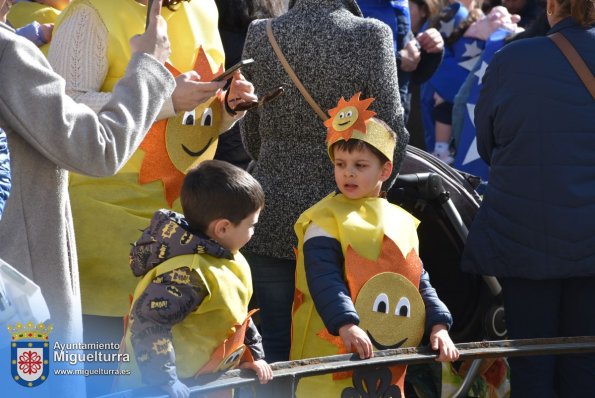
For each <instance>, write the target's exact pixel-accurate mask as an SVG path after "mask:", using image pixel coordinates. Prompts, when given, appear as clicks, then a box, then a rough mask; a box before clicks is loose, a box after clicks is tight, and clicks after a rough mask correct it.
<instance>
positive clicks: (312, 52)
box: [241, 0, 409, 362]
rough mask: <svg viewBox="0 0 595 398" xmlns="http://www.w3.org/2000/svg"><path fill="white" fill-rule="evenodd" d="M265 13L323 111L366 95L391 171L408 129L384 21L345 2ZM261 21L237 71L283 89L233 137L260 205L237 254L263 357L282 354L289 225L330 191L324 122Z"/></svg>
mask: <svg viewBox="0 0 595 398" xmlns="http://www.w3.org/2000/svg"><path fill="white" fill-rule="evenodd" d="M293 3H295V4H290V9H289V11H288V12H287V13H286V14H284V15H282V16H280V17H278V18H275V19H273V20H272V30H273V34H274V35H275V38H276V39H277V42H278V43H279V46H280V47H281V50H282V51H283V53H284V55H285V57H286V58H287V61H288V62H289V64H290V65H291V66H292V68H293V69H294V71H295V73H296V75H297V76H298V78H299V79H300V80H301V82H302V83H303V84H304V86H305V87H306V88H307V89H308V91H309V92H310V94H311V95H312V97H313V98H314V100H315V101H316V102H317V103H318V104H319V106H320V107H321V108H322V109H323V110H325V111H326V110H328V109H331V108H334V107H335V106H336V105H337V102H338V101H339V99H340V98H341V97H344V98H345V99H346V100H347V99H349V98H351V97H352V96H353V95H354V94H355V93H357V92H359V91H361V92H362V95H361V98H369V97H374V98H376V100H375V101H374V102H373V103H372V105H371V107H370V108H371V109H372V110H374V111H375V112H376V113H377V117H378V118H380V119H382V120H384V121H385V122H386V123H388V125H389V126H390V127H391V128H392V129H393V130H394V131H395V132H396V133H397V136H398V141H397V148H396V152H395V156H394V159H395V167H394V170H395V173H396V172H397V170H398V169H399V165H400V163H401V161H402V160H403V157H404V155H405V146H406V144H407V142H408V140H409V134H408V132H407V130H406V129H405V126H404V123H403V109H402V107H401V103H400V100H399V87H398V83H397V69H396V63H395V54H394V49H393V38H392V37H393V36H392V32H391V30H390V28H389V27H388V26H387V25H385V24H383V23H382V22H380V21H378V20H374V19H364V18H363V17H362V13H361V11H360V9H359V8H358V6H357V4H356V3H355V1H353V0H296V1H295V2H293ZM265 27H266V20H257V21H255V22H253V23H252V24H251V25H250V28H249V30H248V35H247V38H246V43H245V46H244V54H243V58H254V60H255V62H254V63H253V64H251V65H250V66H247V67H244V68H243V69H242V70H243V73H244V75H245V76H246V78H247V79H248V80H250V81H252V82H253V84H254V86H255V87H256V88H257V90H258V91H259V94H260V95H261V96H262V94H263V93H265V92H266V91H267V90H268V89H271V88H273V87H277V86H284V87H285V89H286V90H285V93H284V94H283V95H282V96H281V97H279V98H277V99H275V100H274V101H272V102H269V103H268V104H265V105H264V106H262V107H259V109H258V110H257V111H250V112H248V114H247V115H246V117H245V118H244V120H243V121H242V122H241V129H242V138H243V140H244V145H245V147H246V149H247V151H248V153H249V154H250V156H251V157H252V158H253V159H254V160H255V161H256V162H255V167H254V171H253V174H254V176H255V177H256V179H257V180H258V181H259V182H260V183H261V185H262V187H263V189H264V191H265V195H266V201H267V204H266V206H265V208H264V209H263V211H262V213H261V215H260V221H259V223H258V227H257V228H256V230H255V234H254V236H253V238H252V240H251V242H249V244H248V245H247V246H246V248H245V250H244V252H245V254H246V256H247V259H248V261H249V263H250V266H251V268H252V274H253V283H254V291H255V296H256V299H257V301H258V305H259V307H260V309H261V312H260V316H261V319H262V325H261V327H262V334H263V342H264V347H265V352H266V353H267V359H268V360H269V361H271V362H274V361H278V360H286V359H287V358H288V355H289V345H290V324H291V304H292V301H293V291H294V280H293V278H294V271H295V259H294V254H293V247H294V246H296V244H297V242H296V239H295V235H294V232H293V225H294V223H295V221H296V220H297V218H298V216H299V215H300V213H301V212H303V211H304V210H306V209H307V208H309V207H310V206H312V205H313V204H314V203H316V202H317V201H319V200H320V199H321V198H323V197H324V196H326V195H327V194H328V193H330V192H331V191H333V190H334V189H336V186H335V182H334V177H333V168H332V165H331V163H329V160H328V154H327V150H326V145H325V137H326V128H325V127H324V125H323V124H322V121H321V119H320V118H319V117H318V116H317V115H316V113H314V111H313V110H312V109H311V108H310V107H309V106H308V103H307V102H306V100H305V99H304V98H303V97H302V95H301V94H300V92H299V91H298V89H297V88H296V87H295V85H294V84H293V83H292V81H291V79H290V78H289V76H288V75H287V73H286V72H285V70H284V69H283V66H282V65H281V63H280V62H279V61H278V60H277V57H276V56H275V53H274V52H273V49H272V47H271V46H270V45H269V42H268V39H267V35H266V29H265Z"/></svg>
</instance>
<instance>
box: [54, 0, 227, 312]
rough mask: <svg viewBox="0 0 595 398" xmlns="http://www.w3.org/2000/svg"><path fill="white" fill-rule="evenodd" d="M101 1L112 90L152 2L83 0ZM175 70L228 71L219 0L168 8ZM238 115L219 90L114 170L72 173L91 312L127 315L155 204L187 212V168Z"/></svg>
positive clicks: (163, 124)
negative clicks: (137, 256)
mask: <svg viewBox="0 0 595 398" xmlns="http://www.w3.org/2000/svg"><path fill="white" fill-rule="evenodd" d="M78 2H85V3H86V4H88V5H90V6H91V7H93V8H95V9H96V10H97V12H98V14H99V16H100V17H101V19H102V21H103V23H104V24H105V26H106V27H108V32H109V38H108V46H107V58H108V63H109V70H108V74H107V77H106V79H105V81H104V83H103V87H102V88H101V90H102V91H112V89H113V88H114V86H115V84H116V83H117V82H118V80H119V79H120V78H121V77H122V76H123V75H124V71H125V68H126V66H127V64H128V61H129V59H130V57H131V51H130V46H129V39H130V37H132V36H133V35H136V34H139V33H142V32H143V31H144V26H145V19H146V7H145V6H143V5H141V4H139V3H137V2H136V1H132V0H75V1H74V2H73V3H72V4H71V6H70V7H68V8H67V9H66V10H65V11H64V12H63V13H62V15H61V17H60V19H59V20H58V23H57V25H56V28H58V27H59V26H60V22H61V21H63V20H64V19H65V18H67V17H68V14H69V10H71V9H74V8H75V7H74V5H75V4H76V3H78ZM162 15H163V17H164V18H165V20H166V21H167V24H168V25H167V26H168V34H169V40H170V42H171V49H172V53H171V57H170V62H171V65H169V66H168V67H169V68H170V70H171V71H172V72H173V73H174V75H176V74H179V73H180V72H186V71H189V70H193V69H194V70H196V71H197V72H198V73H199V75H200V76H201V80H202V81H209V80H211V79H212V78H213V77H214V76H215V75H216V74H218V73H219V72H220V71H222V70H223V64H224V52H223V46H222V43H221V39H220V37H219V33H218V30H217V15H218V13H217V8H216V5H215V3H214V2H213V1H212V0H201V1H192V2H190V3H188V2H182V3H180V4H179V6H177V10H176V11H175V12H172V11H170V10H169V9H168V8H166V7H164V8H163V9H162ZM232 122H233V120H232V119H231V117H229V116H228V115H227V113H226V112H225V111H224V110H223V109H222V106H221V98H217V97H214V98H212V99H211V100H209V101H207V102H206V103H204V104H201V105H200V106H199V107H198V108H196V109H195V110H194V111H193V112H186V113H184V112H182V113H180V114H178V115H177V116H176V117H174V118H170V119H167V120H161V121H158V122H156V123H155V124H154V125H153V127H152V128H151V130H150V132H149V133H148V134H147V136H146V138H145V140H144V141H143V143H142V144H141V146H140V149H139V150H137V151H136V152H135V154H134V155H133V156H132V158H131V159H130V160H129V161H128V163H127V164H126V165H125V166H124V167H123V168H122V170H120V171H119V172H118V173H117V174H116V175H115V176H114V177H109V178H101V179H97V178H91V177H85V176H81V175H77V174H71V178H70V198H71V205H72V212H73V216H74V225H75V234H76V240H77V248H78V259H79V269H80V280H81V294H82V304H83V312H84V313H85V314H91V315H103V316H124V315H125V314H126V313H127V311H128V309H129V300H128V296H129V294H130V293H131V292H132V291H133V290H134V287H135V285H136V280H135V278H134V277H133V276H132V274H131V273H130V270H129V268H128V253H129V250H130V243H131V242H133V241H134V240H135V239H136V235H137V233H138V231H139V230H142V229H143V228H144V227H145V226H146V225H147V224H148V223H149V221H150V219H151V216H152V215H153V212H154V211H155V209H159V208H172V209H174V210H176V211H181V207H180V203H179V198H178V195H179V191H180V187H181V183H182V180H183V177H184V174H185V170H187V169H188V168H189V167H191V166H192V165H193V164H196V163H198V162H200V161H202V160H205V159H212V157H213V156H214V153H215V150H216V146H217V137H218V136H219V134H220V133H221V132H222V131H225V130H227V129H228V127H229V126H230V125H231V123H232Z"/></svg>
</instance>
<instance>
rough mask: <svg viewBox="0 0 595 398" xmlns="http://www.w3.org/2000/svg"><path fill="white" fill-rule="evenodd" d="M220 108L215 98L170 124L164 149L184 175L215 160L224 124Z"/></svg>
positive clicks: (180, 114) (182, 113) (182, 114)
mask: <svg viewBox="0 0 595 398" xmlns="http://www.w3.org/2000/svg"><path fill="white" fill-rule="evenodd" d="M221 117H222V115H221V104H220V102H219V100H218V98H217V97H213V98H212V99H211V100H209V101H208V102H206V103H203V104H201V105H200V106H198V107H197V108H196V109H194V110H193V111H191V112H180V113H178V115H177V116H176V117H175V118H174V119H171V120H170V121H169V122H168V123H167V128H166V132H165V145H166V148H167V153H168V155H169V158H170V160H171V162H172V163H173V165H174V166H175V167H176V169H178V170H179V171H180V172H182V173H186V170H188V169H189V168H190V167H193V166H194V165H195V164H198V163H200V162H202V161H203V160H207V159H213V156H214V155H215V151H216V150H217V138H218V137H219V126H220V124H221Z"/></svg>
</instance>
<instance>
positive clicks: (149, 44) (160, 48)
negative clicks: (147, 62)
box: [130, 0, 171, 64]
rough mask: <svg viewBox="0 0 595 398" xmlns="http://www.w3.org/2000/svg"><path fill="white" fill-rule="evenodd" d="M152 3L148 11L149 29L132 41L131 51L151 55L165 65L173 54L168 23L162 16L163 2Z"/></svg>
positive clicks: (157, 0)
mask: <svg viewBox="0 0 595 398" xmlns="http://www.w3.org/2000/svg"><path fill="white" fill-rule="evenodd" d="M150 3H152V4H151V5H150V8H148V10H147V12H148V17H147V21H148V25H147V29H146V31H145V33H143V34H142V35H136V36H134V37H132V38H131V39H130V49H131V50H132V52H143V53H146V54H149V55H151V56H153V57H154V58H155V59H157V60H158V61H159V62H161V63H162V64H163V63H165V61H167V59H168V58H169V55H170V54H171V47H170V43H169V38H168V36H167V22H165V19H163V17H162V16H161V1H159V0H156V1H152V2H150Z"/></svg>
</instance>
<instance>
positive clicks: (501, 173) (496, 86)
mask: <svg viewBox="0 0 595 398" xmlns="http://www.w3.org/2000/svg"><path fill="white" fill-rule="evenodd" d="M554 32H561V33H562V34H564V36H566V38H567V39H568V40H569V41H570V42H571V43H572V44H573V46H574V47H575V48H576V50H577V51H578V52H579V54H581V56H582V57H583V59H584V60H585V62H586V63H587V65H588V66H589V68H590V70H591V73H592V74H595V28H590V29H584V28H581V27H580V26H579V25H578V24H577V23H576V22H575V21H574V20H573V19H571V18H566V19H564V20H562V21H560V22H559V23H558V24H556V25H555V26H554V27H553V28H552V29H551V30H550V31H549V33H554ZM483 79H484V80H483V88H482V90H481V94H480V97H479V100H478V103H477V106H476V108H475V123H476V128H477V146H478V150H479V154H480V155H481V157H482V158H483V159H484V160H485V161H486V162H487V163H488V164H489V165H490V166H491V168H490V177H489V181H490V182H489V184H488V188H487V192H486V194H485V197H484V201H483V203H482V206H481V208H480V210H479V212H478V214H477V215H476V218H475V220H474V222H473V225H472V228H471V231H470V233H469V236H468V240H467V244H466V246H465V252H464V255H463V260H462V267H463V269H464V270H466V271H474V272H477V273H481V274H487V275H494V276H500V277H521V278H529V279H550V278H567V277H576V276H587V275H590V276H593V275H595V222H594V220H595V122H594V121H593V115H595V100H593V98H592V97H591V95H590V94H589V92H588V91H587V89H586V88H585V86H584V85H583V83H582V82H581V80H580V79H579V77H578V75H577V74H576V73H575V71H574V70H573V69H572V67H571V66H570V64H569V62H568V61H567V60H566V58H565V57H564V56H563V55H562V53H561V52H560V50H559V49H558V47H557V46H556V45H555V44H554V43H553V42H552V41H551V40H550V39H548V38H547V37H538V38H532V39H525V40H520V41H517V42H513V43H511V44H509V45H507V46H505V47H504V48H503V49H502V50H501V51H499V52H498V53H496V55H495V56H494V58H493V60H492V62H491V63H490V65H489V67H488V69H487V72H486V74H485V75H484V78H483Z"/></svg>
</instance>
